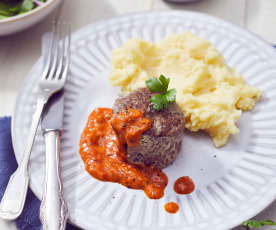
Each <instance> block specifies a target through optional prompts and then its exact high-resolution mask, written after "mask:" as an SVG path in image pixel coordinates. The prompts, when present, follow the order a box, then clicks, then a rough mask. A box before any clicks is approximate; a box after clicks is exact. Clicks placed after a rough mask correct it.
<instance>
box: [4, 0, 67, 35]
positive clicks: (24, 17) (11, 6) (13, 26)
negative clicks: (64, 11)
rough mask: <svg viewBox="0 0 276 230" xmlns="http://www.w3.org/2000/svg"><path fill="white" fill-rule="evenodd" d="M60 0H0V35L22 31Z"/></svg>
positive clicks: (38, 19) (53, 7)
mask: <svg viewBox="0 0 276 230" xmlns="http://www.w3.org/2000/svg"><path fill="white" fill-rule="evenodd" d="M61 1H62V0H0V36H3V35H8V34H12V33H16V32H19V31H22V30H24V29H26V28H28V27H30V26H32V25H34V24H36V23H38V22H39V21H41V20H43V19H44V18H45V17H46V16H47V15H49V14H50V13H51V12H52V11H53V10H54V9H55V8H56V7H57V6H58V4H59V3H60V2H61Z"/></svg>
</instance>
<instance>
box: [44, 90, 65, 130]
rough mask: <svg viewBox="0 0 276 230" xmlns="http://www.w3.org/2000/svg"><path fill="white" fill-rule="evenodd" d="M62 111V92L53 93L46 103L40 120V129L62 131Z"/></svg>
mask: <svg viewBox="0 0 276 230" xmlns="http://www.w3.org/2000/svg"><path fill="white" fill-rule="evenodd" d="M63 110H64V91H63V90H60V91H59V92H57V93H55V94H54V95H53V96H52V97H51V98H50V99H49V101H48V102H47V104H46V106H45V108H44V110H43V114H42V120H41V128H42V130H43V131H46V130H62V126H63Z"/></svg>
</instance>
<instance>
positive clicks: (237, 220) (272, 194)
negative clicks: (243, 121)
mask: <svg viewBox="0 0 276 230" xmlns="http://www.w3.org/2000/svg"><path fill="white" fill-rule="evenodd" d="M151 14H175V15H178V14H189V15H194V16H201V17H205V18H209V19H211V20H214V21H217V22H218V23H223V24H225V25H228V26H230V27H232V28H233V29H238V30H240V31H242V32H243V33H246V34H248V35H250V36H253V37H254V38H255V39H256V40H258V41H259V42H261V43H262V45H265V46H266V47H267V49H269V50H270V51H271V55H273V56H274V57H275V58H276V50H275V48H274V47H273V45H272V44H270V43H269V42H267V41H266V40H264V38H262V37H261V36H260V35H258V34H255V33H253V32H251V31H249V30H247V29H245V28H243V27H242V26H241V25H236V24H234V23H232V22H229V21H226V20H223V19H221V18H219V17H216V16H213V15H209V14H207V13H202V12H197V11H187V10H158V11H134V12H130V13H125V14H121V15H116V16H111V17H108V18H106V19H103V20H99V21H96V22H94V23H90V24H87V25H85V26H83V27H81V28H79V29H77V30H76V31H74V32H73V35H74V34H79V33H82V32H83V31H86V30H87V29H88V28H90V27H92V26H94V27H97V26H99V25H101V24H108V23H110V22H112V21H114V20H118V19H122V18H129V17H135V16H142V15H145V16H148V15H151ZM41 60H42V57H41V56H39V58H38V59H37V61H36V62H35V63H34V64H33V65H32V67H31V69H30V71H29V72H28V74H27V75H26V77H25V78H24V80H23V82H22V85H21V87H20V88H19V90H18V93H17V96H16V102H15V105H14V109H13V113H12V122H11V136H12V145H13V149H14V153H15V158H16V161H17V163H19V158H18V157H19V155H18V154H16V152H18V149H17V146H16V139H15V117H16V111H17V107H18V104H19V101H20V100H19V98H20V95H22V92H23V90H24V88H25V87H24V86H25V83H26V82H27V81H28V79H29V78H28V76H29V75H30V73H31V72H32V71H33V70H34V68H35V66H37V65H38V64H39V63H40V62H41ZM275 66H276V64H275ZM29 188H30V189H31V190H32V192H33V193H34V195H35V196H36V197H37V198H38V199H39V200H41V197H40V196H39V192H38V191H37V189H36V188H35V186H34V185H33V181H32V180H30V184H29ZM275 188H276V185H275ZM269 194H270V197H268V196H267V197H266V198H268V199H263V200H266V202H262V203H261V205H259V206H258V208H257V209H253V210H252V209H251V210H250V211H249V212H246V214H247V215H245V216H242V218H235V219H233V220H232V222H228V226H225V228H221V229H225V230H227V229H229V228H234V227H236V226H238V225H240V223H241V222H242V221H244V219H245V218H246V219H250V218H252V217H254V216H255V215H257V214H258V213H260V212H261V211H263V210H264V209H265V208H267V207H268V206H269V205H270V204H271V203H272V202H273V201H274V200H275V198H276V190H275V192H272V191H269ZM78 212H83V211H82V210H80V211H78ZM68 222H70V223H71V224H73V225H75V226H77V227H80V226H81V225H79V224H78V223H77V221H72V219H71V218H70V219H68ZM229 223H230V224H229ZM231 223H232V224H231ZM88 229H89V227H88Z"/></svg>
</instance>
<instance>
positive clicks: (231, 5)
mask: <svg viewBox="0 0 276 230" xmlns="http://www.w3.org/2000/svg"><path fill="white" fill-rule="evenodd" d="M142 10H148V11H152V10H194V11H200V12H204V13H208V14H211V15H214V16H218V17H220V18H222V19H225V20H227V21H230V22H232V23H234V24H237V25H240V26H243V27H245V28H247V29H248V30H250V31H252V32H255V33H257V34H258V35H260V36H261V37H262V38H264V39H265V40H267V41H268V42H270V43H272V44H276V29H275V28H276V15H275V12H276V1H275V0H201V1H199V2H197V3H190V4H182V5H179V4H168V3H165V2H163V1H162V0H100V1H98V0H81V1H76V0H65V3H64V6H63V8H62V11H61V15H60V16H61V18H64V19H66V20H69V21H70V22H71V23H72V30H73V31H75V30H78V29H79V28H81V27H83V26H85V25H87V24H89V23H93V22H95V21H98V20H101V19H106V18H110V17H113V16H116V15H119V14H123V13H128V12H134V11H142ZM53 17H54V14H53V15H51V16H50V17H48V18H47V19H46V20H45V21H43V22H42V23H41V24H39V25H36V26H34V27H33V28H31V29H28V30H26V31H24V32H21V33H19V34H15V35H11V36H7V37H2V38H0V81H1V84H0V116H5V115H11V114H12V111H13V107H14V102H15V98H16V94H17V92H18V89H19V88H20V86H21V85H22V82H23V79H24V77H25V76H26V75H27V73H28V72H29V70H30V68H31V67H32V65H33V64H34V62H35V61H36V60H37V58H38V57H39V55H40V38H41V35H42V34H43V33H44V32H45V31H48V30H50V24H51V23H50V22H51V20H52V19H53ZM257 218H262V219H264V218H266V219H268V218H270V219H274V220H276V202H274V204H272V205H271V206H270V207H268V208H267V209H266V210H265V211H263V212H262V213H261V214H259V215H258V216H257ZM0 229H1V230H15V229H16V227H15V226H14V223H12V222H6V221H3V220H0ZM237 229H239V228H236V230H237Z"/></svg>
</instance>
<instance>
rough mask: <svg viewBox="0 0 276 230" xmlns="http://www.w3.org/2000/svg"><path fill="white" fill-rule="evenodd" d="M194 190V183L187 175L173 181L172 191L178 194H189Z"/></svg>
mask: <svg viewBox="0 0 276 230" xmlns="http://www.w3.org/2000/svg"><path fill="white" fill-rule="evenodd" d="M194 190H195V184H194V182H193V180H192V179H191V178H190V177H188V176H183V177H180V178H178V179H177V180H176V181H175V182H174V191H175V192H176V193H178V194H190V193H192V192H193V191H194Z"/></svg>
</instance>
